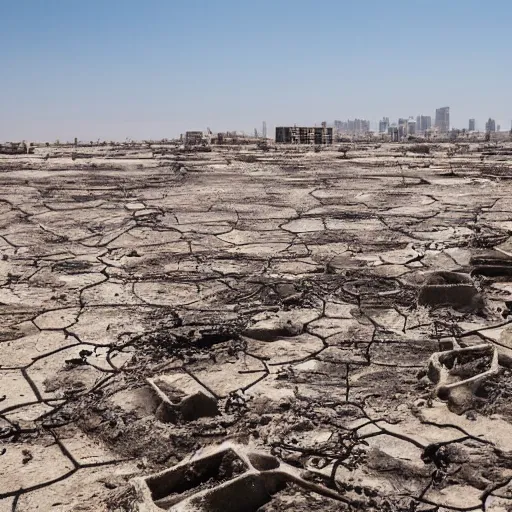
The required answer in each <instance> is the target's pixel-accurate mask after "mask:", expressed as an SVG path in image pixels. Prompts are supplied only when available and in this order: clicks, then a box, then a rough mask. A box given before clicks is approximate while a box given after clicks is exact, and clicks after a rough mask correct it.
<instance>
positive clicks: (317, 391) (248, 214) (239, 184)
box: [0, 145, 512, 512]
mask: <svg viewBox="0 0 512 512" xmlns="http://www.w3.org/2000/svg"><path fill="white" fill-rule="evenodd" d="M394 149H395V147H394V146H393V145H382V146H380V147H378V148H372V149H370V150H364V151H360V152H359V151H358V149H357V148H355V149H354V150H353V151H352V150H351V151H350V152H349V158H347V159H339V158H338V156H339V154H338V153H337V152H335V151H322V152H320V153H307V152H302V151H299V150H295V149H293V150H291V149H286V150H279V151H277V152H275V153H272V155H270V156H269V155H267V154H265V153H263V152H254V151H253V153H251V154H254V155H255V156H256V161H254V162H250V163H249V161H248V159H245V160H247V161H238V160H237V159H235V160H234V161H233V160H232V152H228V151H227V150H225V149H222V148H220V149H219V150H217V151H213V152H211V153H205V154H201V155H200V156H197V155H195V154H194V153H186V152H185V153H183V154H182V155H180V157H179V160H180V165H181V167H179V168H175V167H172V166H171V168H169V161H168V160H166V159H165V158H163V157H159V155H158V153H157V152H154V153H153V156H152V157H151V156H150V157H149V158H146V157H144V158H142V157H140V154H141V151H143V150H141V149H140V148H133V149H128V150H127V149H125V148H123V149H122V151H121V150H120V149H116V148H108V147H106V148H90V149H88V150H87V151H90V152H91V155H92V157H93V158H94V167H91V166H90V164H87V166H84V165H83V163H81V159H80V158H77V159H75V160H74V161H71V160H66V159H65V155H66V153H67V151H68V150H67V149H66V148H60V149H58V150H57V149H55V148H50V150H55V158H51V159H45V158H44V155H43V154H42V153H41V154H39V153H38V151H36V153H35V154H34V155H29V156H20V157H8V158H7V157H5V158H3V159H2V160H0V182H1V189H0V254H1V259H0V323H1V326H2V328H1V330H0V333H1V334H0V349H1V350H2V357H1V358H0V383H1V388H0V442H1V443H2V444H1V445H0V467H1V468H2V470H0V510H1V511H3V510H6V511H7V510H9V511H18V512H20V511H32V510H50V509H52V508H56V509H58V510H90V511H92V510H116V509H117V510H130V506H129V505H128V504H127V503H128V501H129V500H127V499H126V497H127V496H129V492H130V491H129V489H130V487H129V485H128V484H127V482H128V480H129V479H130V478H132V477H133V476H137V475H145V474H149V473H151V472H154V471H156V470H160V469H163V468H166V467H169V466H171V465H173V464H175V463H177V462H178V461H180V460H182V459H183V458H184V457H187V456H188V455H190V454H191V453H193V452H194V451H195V450H197V449H198V448H201V447H204V446H207V445H210V444H215V443H218V442H220V441H222V440H224V439H227V438H229V439H236V440H238V441H242V442H246V443H247V442H249V443H252V444H256V445H258V446H260V447H261V448H264V449H266V450H268V451H270V452H272V453H273V454H274V455H276V456H277V457H278V458H280V459H281V460H282V461H284V462H287V463H288V464H290V465H292V466H295V467H297V468H300V469H303V470H306V471H307V475H308V478H309V479H311V480H312V481H315V482H317V483H321V484H322V485H324V486H326V487H330V488H331V489H334V490H336V491H337V492H338V493H339V494H340V495H341V496H343V498H344V500H346V502H347V503H352V505H347V503H344V504H341V503H340V502H336V501H333V500H330V499H329V498H319V497H318V496H316V497H315V496H314V495H312V494H310V493H307V492H304V491H303V490H301V489H299V488H298V487H294V486H293V485H291V486H288V487H287V488H286V489H285V490H283V491H281V492H280V493H278V494H277V495H276V496H275V497H274V499H273V500H272V501H271V502H270V503H269V504H267V505H265V506H264V507H263V508H261V510H268V511H270V510H285V509H287V507H288V506H289V505H290V503H291V504H292V505H293V509H294V510H309V509H310V508H311V506H314V507H315V508H316V509H319V510H339V508H340V507H352V509H353V510H404V511H405V510H418V511H419V510H422V511H423V510H433V511H434V510H436V511H439V512H441V511H442V510H487V511H493V512H497V511H502V510H509V509H511V508H512V487H511V486H510V485H511V480H512V441H510V439H512V407H511V406H510V397H511V396H512V385H511V380H510V376H511V374H510V369H509V366H510V363H511V362H512V358H511V356H512V328H511V327H510V325H509V321H508V320H509V318H508V315H509V313H510V308H512V277H511V276H512V272H511V271H510V269H512V262H510V261H508V258H510V259H511V260H512V238H511V233H512V202H511V201H510V199H509V198H510V197H511V192H512V189H511V187H512V184H511V183H510V181H508V180H501V181H499V182H498V181H497V179H498V178H497V177H496V176H494V175H492V172H497V171H496V165H495V163H494V162H493V158H495V156H493V155H488V154H485V155H484V152H485V149H484V148H482V147H479V146H478V145H473V146H472V147H471V148H470V149H469V150H468V151H467V152H465V153H464V154H463V155H462V154H461V155H457V164H453V163H451V162H450V159H453V149H452V148H451V147H450V145H446V146H443V145H438V146H437V149H436V150H435V152H433V154H432V155H430V156H429V165H430V166H429V167H418V166H419V165H420V164H418V162H420V160H421V158H419V157H418V156H416V155H412V154H409V153H407V152H404V153H403V155H402V156H400V167H401V170H400V172H398V173H397V172H396V167H395V166H396V163H395V160H396V159H395V156H394V153H393V151H394ZM44 151H48V148H45V149H44ZM71 151H72V148H69V154H70V153H71ZM116 151H118V152H119V153H121V152H122V153H130V152H132V153H133V158H134V160H137V158H139V157H140V162H139V163H138V165H135V164H133V161H132V160H130V163H129V164H128V163H125V162H124V159H126V158H127V157H126V155H123V156H120V155H119V158H117V160H116ZM175 151H177V150H175ZM245 151H251V150H245ZM106 152H108V163H107V160H106V158H107V157H106ZM57 153H58V156H57ZM137 155H139V156H137ZM230 155H231V156H230ZM483 157H485V158H484V159H483V161H482V158H483ZM496 158H498V157H496ZM241 160H244V159H243V158H241ZM251 160H252V159H251ZM292 160H294V164H293V167H290V161H292ZM421 165H423V164H421ZM507 165H508V164H507V162H503V161H500V172H501V173H502V174H506V173H507V172H508V173H509V174H510V173H512V171H511V170H510V169H509V167H507ZM390 167H391V169H390ZM491 169H492V172H491ZM447 170H450V172H449V173H447ZM70 171H71V172H72V173H73V175H72V177H71V176H70V174H69V173H70ZM431 272H437V273H438V274H439V275H445V274H446V273H448V274H449V273H450V272H452V273H453V272H458V273H464V274H465V275H469V276H471V280H472V282H473V283H474V286H475V290H477V292H478V297H479V302H478V304H477V303H475V304H474V307H468V308H463V309H461V308H458V307H448V306H450V305H449V304H448V305H446V304H443V305H441V307H437V308H429V307H424V306H418V305H417V301H418V293H419V290H420V289H422V287H424V286H426V284H425V283H427V284H428V281H427V278H428V276H429V275H430V273H431ZM443 272H444V273H445V274H443ZM448 274H446V275H448ZM475 293H476V292H475ZM451 306H453V304H451ZM482 342H485V343H488V344H491V345H493V346H495V347H497V349H498V353H499V362H500V371H499V373H498V374H497V375H493V376H492V378H490V379H489V380H488V381H486V382H485V383H484V384H483V385H482V386H481V387H479V389H478V390H474V393H473V394H472V395H471V396H466V395H464V397H463V399H460V400H458V401H457V400H455V399H454V400H452V401H450V400H449V401H448V402H445V401H441V400H440V399H439V398H438V397H437V396H436V394H435V389H436V388H435V386H434V384H435V383H432V382H431V381H430V380H429V378H428V377H427V367H428V364H429V360H430V358H431V356H432V354H435V353H440V352H443V350H446V346H447V343H456V344H458V345H460V346H466V347H470V346H474V345H478V344H481V343H482ZM450 346H451V345H450ZM455 364H459V363H455ZM461 364H462V363H461ZM475 364H476V363H475ZM464 368H465V367H464ZM464 368H462V369H461V370H458V371H462V372H463V371H469V370H464ZM163 378H166V379H171V380H172V379H175V381H173V382H176V383H177V384H176V386H182V388H179V389H178V388H172V390H173V391H172V393H177V392H178V391H179V393H181V394H179V396H180V400H182V401H181V402H180V404H182V405H180V407H185V406H186V401H185V400H184V399H183V396H184V395H186V393H187V389H192V388H193V389H196V388H197V389H203V390H204V393H206V395H207V396H211V397H212V398H211V400H214V401H215V403H216V406H215V411H216V412H215V414H213V415H204V416H201V415H200V417H194V418H193V419H192V420H190V418H188V419H187V418H186V417H185V416H183V415H182V412H176V411H174V412H173V411H171V410H166V409H165V407H163V406H162V403H160V400H159V398H158V396H157V395H156V394H155V391H154V389H153V388H151V386H150V385H149V384H148V382H160V381H159V380H158V379H163ZM147 379H149V380H147ZM155 379H156V380H155ZM176 379H177V380H176ZM162 382H163V381H162ZM183 386H184V387H183ZM187 386H188V388H187ZM185 398H186V397H185ZM172 403H178V402H176V401H175V402H172ZM172 403H171V406H172ZM184 404H185V405H184ZM172 407H174V406H172ZM183 410H184V409H183ZM183 414H184V413H183Z"/></svg>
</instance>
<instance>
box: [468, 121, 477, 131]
mask: <svg viewBox="0 0 512 512" xmlns="http://www.w3.org/2000/svg"><path fill="white" fill-rule="evenodd" d="M469 131H470V132H474V131H476V121H475V120H474V119H470V120H469Z"/></svg>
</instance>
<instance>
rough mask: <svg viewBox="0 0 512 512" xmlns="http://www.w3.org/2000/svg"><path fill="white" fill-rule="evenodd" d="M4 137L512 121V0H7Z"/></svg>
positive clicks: (0, 105) (2, 10) (2, 43)
mask: <svg viewBox="0 0 512 512" xmlns="http://www.w3.org/2000/svg"><path fill="white" fill-rule="evenodd" d="M0 19H1V22H2V30H1V31H0V48H2V67H1V72H0V112H1V115H0V140H17V139H27V140H42V141H45V140H50V141H51V140H55V139H57V138H59V139H61V140H72V139H73V138H74V137H75V136H76V137H78V138H79V139H81V140H91V139H94V140H95V139H98V138H101V139H118V140H124V139H125V138H127V137H130V138H162V137H173V136H176V135H179V133H181V132H184V131H185V130H191V129H199V130H204V129H206V127H207V126H209V127H211V128H212V130H213V131H222V130H245V131H246V132H248V133H249V132H252V131H253V130H254V128H255V127H257V128H258V129H259V128H260V127H261V123H262V121H263V120H266V121H267V124H268V127H269V134H270V133H272V132H271V130H272V128H273V127H274V126H275V125H281V124H294V123H297V124H310V123H320V122H321V121H323V120H327V121H329V122H332V121H333V120H334V119H347V118H353V117H364V118H368V119H370V120H371V121H372V122H376V121H378V119H379V118H381V117H382V116H388V117H390V118H392V119H396V118H397V117H408V116H411V115H412V116H416V115H418V114H425V115H432V116H433V115H434V111H435V108H436V107H440V106H444V105H449V106H450V107H451V118H452V125H455V126H460V127H465V126H466V125H467V120H468V118H469V117H475V118H476V119H477V123H478V127H480V128H482V129H483V127H484V123H485V120H486V119H487V118H488V117H489V116H492V117H494V118H496V119H497V120H498V122H501V124H502V126H503V129H509V128H510V120H512V102H511V101H510V84H511V83H512V80H511V79H512V66H511V50H512V44H511V36H510V33H511V24H512V2H511V1H510V0H491V1H487V2H486V1H485V0H464V1H462V0H430V1H423V0H394V1H385V0H365V1H361V0H352V1H350V2H349V1H343V0H325V1H324V2H320V1H313V0H259V1H251V2H249V1H247V0H238V1H233V0H216V1H215V2H212V1H211V0H210V1H206V0H166V1H164V0H145V1H142V0H88V1H84V0H80V1H78V0H18V1H17V2H13V1H12V0H10V1H7V0H0Z"/></svg>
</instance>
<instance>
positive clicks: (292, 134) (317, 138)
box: [276, 126, 333, 144]
mask: <svg viewBox="0 0 512 512" xmlns="http://www.w3.org/2000/svg"><path fill="white" fill-rule="evenodd" d="M276 142H278V143H282V144H332V143H333V129H332V128H328V127H327V126H322V127H320V128H318V127H316V126H315V127H305V126H278V127H276Z"/></svg>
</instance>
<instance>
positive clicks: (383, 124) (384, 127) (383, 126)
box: [379, 117, 389, 133]
mask: <svg viewBox="0 0 512 512" xmlns="http://www.w3.org/2000/svg"><path fill="white" fill-rule="evenodd" d="M388 128H389V117H383V118H382V121H379V133H387V132H388Z"/></svg>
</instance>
